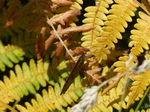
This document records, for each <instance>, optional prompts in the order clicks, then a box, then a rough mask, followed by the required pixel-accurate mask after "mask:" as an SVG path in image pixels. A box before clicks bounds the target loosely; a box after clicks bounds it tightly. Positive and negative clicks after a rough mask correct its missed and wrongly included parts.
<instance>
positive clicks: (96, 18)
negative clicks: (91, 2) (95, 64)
mask: <svg viewBox="0 0 150 112" xmlns="http://www.w3.org/2000/svg"><path fill="white" fill-rule="evenodd" d="M98 2H99V3H98V5H97V6H89V7H87V8H86V9H85V11H87V13H86V14H85V15H84V16H85V17H86V18H85V19H84V20H83V23H85V25H89V26H94V27H95V29H93V30H91V31H88V32H84V33H83V35H84V36H83V37H82V39H81V40H82V41H84V42H83V43H82V46H83V47H86V48H89V49H90V52H92V53H94V54H95V55H96V56H97V58H98V59H99V58H100V56H99V53H101V55H102V56H103V58H105V59H106V55H105V54H108V53H109V51H108V50H107V49H103V50H102V49H99V48H98V47H100V48H101V47H103V46H105V45H103V44H101V43H97V40H96V38H97V37H99V36H100V33H99V32H101V31H102V28H101V26H103V25H104V20H107V17H106V15H105V14H108V10H107V8H108V7H109V5H108V4H109V3H110V2H108V3H107V2H106V1H104V0H99V1H98ZM97 44H98V45H97ZM103 48H104V47H103ZM98 52H99V53H98Z"/></svg>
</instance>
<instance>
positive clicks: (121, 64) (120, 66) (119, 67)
mask: <svg viewBox="0 0 150 112" xmlns="http://www.w3.org/2000/svg"><path fill="white" fill-rule="evenodd" d="M129 58H130V57H129V56H121V57H119V61H117V62H115V63H114V64H113V65H114V66H115V67H116V68H115V70H114V72H118V73H124V72H127V71H129V68H128V67H127V66H126V64H125V63H126V62H127V61H128V60H129ZM134 60H135V59H134ZM129 65H130V66H133V65H134V62H133V60H130V62H129Z"/></svg>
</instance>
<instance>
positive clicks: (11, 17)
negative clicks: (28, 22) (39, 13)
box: [4, 0, 33, 28]
mask: <svg viewBox="0 0 150 112" xmlns="http://www.w3.org/2000/svg"><path fill="white" fill-rule="evenodd" d="M12 1H14V0H12ZM15 1H16V2H13V4H10V7H11V8H10V9H9V15H8V19H7V21H6V24H5V26H4V27H5V28H8V27H10V26H11V25H12V24H14V22H15V21H16V20H18V19H19V18H21V17H22V15H24V13H25V12H27V10H28V9H29V8H30V7H31V6H32V4H33V1H31V2H28V3H27V4H26V5H25V6H23V8H21V9H19V11H17V12H16V6H17V4H19V3H20V1H18V0H15Z"/></svg>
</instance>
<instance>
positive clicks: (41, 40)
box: [35, 27, 46, 60]
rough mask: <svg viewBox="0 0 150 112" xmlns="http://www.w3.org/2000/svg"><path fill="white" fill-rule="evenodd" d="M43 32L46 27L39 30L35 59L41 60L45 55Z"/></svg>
mask: <svg viewBox="0 0 150 112" xmlns="http://www.w3.org/2000/svg"><path fill="white" fill-rule="evenodd" d="M45 32H46V27H42V28H41V32H40V33H39V34H38V38H37V42H36V46H35V51H36V53H37V59H38V60H39V59H41V58H42V57H43V56H44V55H45V36H44V35H45Z"/></svg>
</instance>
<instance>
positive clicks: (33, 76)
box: [0, 58, 49, 103]
mask: <svg viewBox="0 0 150 112" xmlns="http://www.w3.org/2000/svg"><path fill="white" fill-rule="evenodd" d="M44 61H47V62H42V60H40V61H38V62H37V65H36V64H35V61H34V60H33V59H31V60H30V64H29V66H28V65H27V63H23V65H22V68H21V67H20V66H19V65H16V66H15V72H16V73H14V71H12V70H11V71H10V78H8V77H7V76H4V79H3V80H4V81H0V100H1V101H3V102H4V103H9V102H12V101H14V100H17V101H19V100H20V99H21V98H22V97H23V96H24V95H28V94H29V92H30V93H32V94H34V93H36V90H38V89H39V87H40V85H42V86H46V81H48V80H49V77H48V73H47V70H48V66H49V63H48V60H47V59H46V58H45V60H44Z"/></svg>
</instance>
